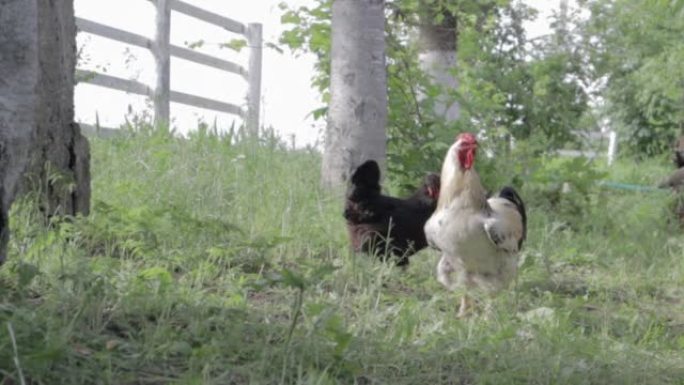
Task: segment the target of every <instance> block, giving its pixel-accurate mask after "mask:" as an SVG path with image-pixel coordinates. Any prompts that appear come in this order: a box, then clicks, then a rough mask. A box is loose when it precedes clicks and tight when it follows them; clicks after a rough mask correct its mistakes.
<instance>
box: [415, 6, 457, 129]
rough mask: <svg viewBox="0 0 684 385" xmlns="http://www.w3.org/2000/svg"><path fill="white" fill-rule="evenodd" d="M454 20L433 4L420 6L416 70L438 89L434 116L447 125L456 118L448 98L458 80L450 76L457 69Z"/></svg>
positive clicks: (454, 102) (455, 20)
mask: <svg viewBox="0 0 684 385" xmlns="http://www.w3.org/2000/svg"><path fill="white" fill-rule="evenodd" d="M456 27H457V19H456V16H455V15H454V14H452V13H450V12H449V11H448V10H446V9H444V8H443V7H441V6H439V5H437V3H434V2H430V3H427V2H425V0H423V1H422V2H421V14H420V27H419V44H420V55H419V61H420V66H421V69H422V70H423V71H425V73H427V74H428V75H429V76H430V78H431V80H432V82H433V83H434V84H435V85H438V86H440V87H441V88H442V93H441V96H440V97H439V98H438V99H437V100H436V102H435V110H434V112H435V114H436V115H437V116H439V117H442V118H444V119H445V120H446V121H447V122H453V121H455V120H457V119H458V117H459V115H460V106H459V104H458V101H456V100H455V99H454V98H453V97H450V96H449V94H448V93H449V91H451V90H455V89H457V88H458V79H457V78H456V77H455V76H454V75H453V71H454V69H455V68H456V65H457V55H456V52H457V37H458V35H457V30H456Z"/></svg>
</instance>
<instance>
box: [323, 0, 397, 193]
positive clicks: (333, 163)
mask: <svg viewBox="0 0 684 385" xmlns="http://www.w3.org/2000/svg"><path fill="white" fill-rule="evenodd" d="M331 59H332V62H331V76H330V96H331V100H330V106H329V111H328V119H329V120H328V128H327V131H326V137H325V153H324V155H323V165H322V170H321V176H322V183H323V185H324V186H325V187H328V188H336V187H340V186H343V185H344V183H345V182H346V181H347V179H348V178H349V177H350V176H351V172H352V171H353V170H354V169H355V168H356V167H357V166H358V165H360V164H361V163H362V162H364V161H366V160H368V159H374V160H376V161H377V162H378V163H379V164H380V165H381V167H384V164H385V157H386V147H387V135H386V128H385V126H386V123H387V73H386V69H385V15H384V0H333V4H332V51H331Z"/></svg>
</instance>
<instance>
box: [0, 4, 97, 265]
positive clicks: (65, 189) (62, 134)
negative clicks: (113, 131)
mask: <svg viewBox="0 0 684 385" xmlns="http://www.w3.org/2000/svg"><path fill="white" fill-rule="evenodd" d="M75 39H76V27H75V24H74V10H73V0H54V1H49V2H48V1H43V0H0V52H2V55H0V184H1V186H0V192H1V195H2V207H1V209H2V210H1V212H0V234H1V238H0V263H1V262H2V261H4V259H5V257H6V250H7V240H8V234H9V233H8V231H9V229H8V217H7V212H8V210H9V208H10V206H11V204H12V202H13V200H14V198H15V197H16V195H17V193H19V192H22V191H26V190H29V189H37V191H38V192H39V193H40V194H39V195H40V197H41V209H42V210H43V211H44V212H45V214H46V215H47V216H51V215H55V214H68V215H74V214H77V213H82V214H87V213H88V210H89V207H90V173H89V150H88V142H87V140H86V139H85V138H84V137H83V136H82V135H81V133H80V128H79V126H78V125H77V124H75V123H74V121H73V120H74V106H73V91H74V67H75V61H76V40H75Z"/></svg>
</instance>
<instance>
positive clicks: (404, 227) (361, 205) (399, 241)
mask: <svg viewBox="0 0 684 385" xmlns="http://www.w3.org/2000/svg"><path fill="white" fill-rule="evenodd" d="M428 188H434V189H437V190H438V189H439V176H438V175H436V174H430V175H428V176H427V177H426V178H425V182H424V184H423V186H421V188H419V189H418V190H417V191H416V192H415V193H414V194H413V195H411V196H410V197H408V198H406V199H400V198H395V197H390V196H386V195H382V194H381V193H380V191H381V188H380V168H379V167H378V164H377V163H376V162H375V161H372V160H369V161H366V162H365V163H363V164H362V165H361V166H359V167H358V168H357V169H356V171H355V172H354V174H353V175H352V177H351V185H350V187H349V190H348V191H347V198H346V202H345V209H344V218H345V219H346V220H347V228H348V230H349V235H350V239H351V242H352V247H353V248H354V250H355V251H363V252H366V253H369V254H377V255H380V256H381V257H384V256H385V255H386V254H393V255H394V256H396V257H398V258H399V259H398V261H397V264H398V265H406V264H408V257H409V256H410V255H412V254H414V253H415V252H417V251H419V250H421V249H423V248H424V247H425V246H426V245H427V241H426V240H425V233H424V231H423V226H424V225H425V222H426V221H427V220H428V218H429V217H430V215H432V212H433V211H434V210H435V207H436V205H437V201H436V196H434V195H433V196H430V194H428ZM388 241H389V242H388Z"/></svg>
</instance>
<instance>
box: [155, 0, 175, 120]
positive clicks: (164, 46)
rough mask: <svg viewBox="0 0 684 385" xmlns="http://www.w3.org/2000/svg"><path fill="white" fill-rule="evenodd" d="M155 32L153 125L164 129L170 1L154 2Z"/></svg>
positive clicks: (168, 91) (168, 85) (167, 104)
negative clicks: (155, 78)
mask: <svg viewBox="0 0 684 385" xmlns="http://www.w3.org/2000/svg"><path fill="white" fill-rule="evenodd" d="M155 4H156V7H157V32H156V39H155V42H154V49H153V50H152V52H153V54H154V60H155V63H156V65H157V85H156V87H155V88H154V125H155V127H156V128H160V127H164V126H167V125H168V124H169V120H170V109H171V108H170V101H169V97H170V94H171V55H170V44H171V0H156V2H155Z"/></svg>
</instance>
